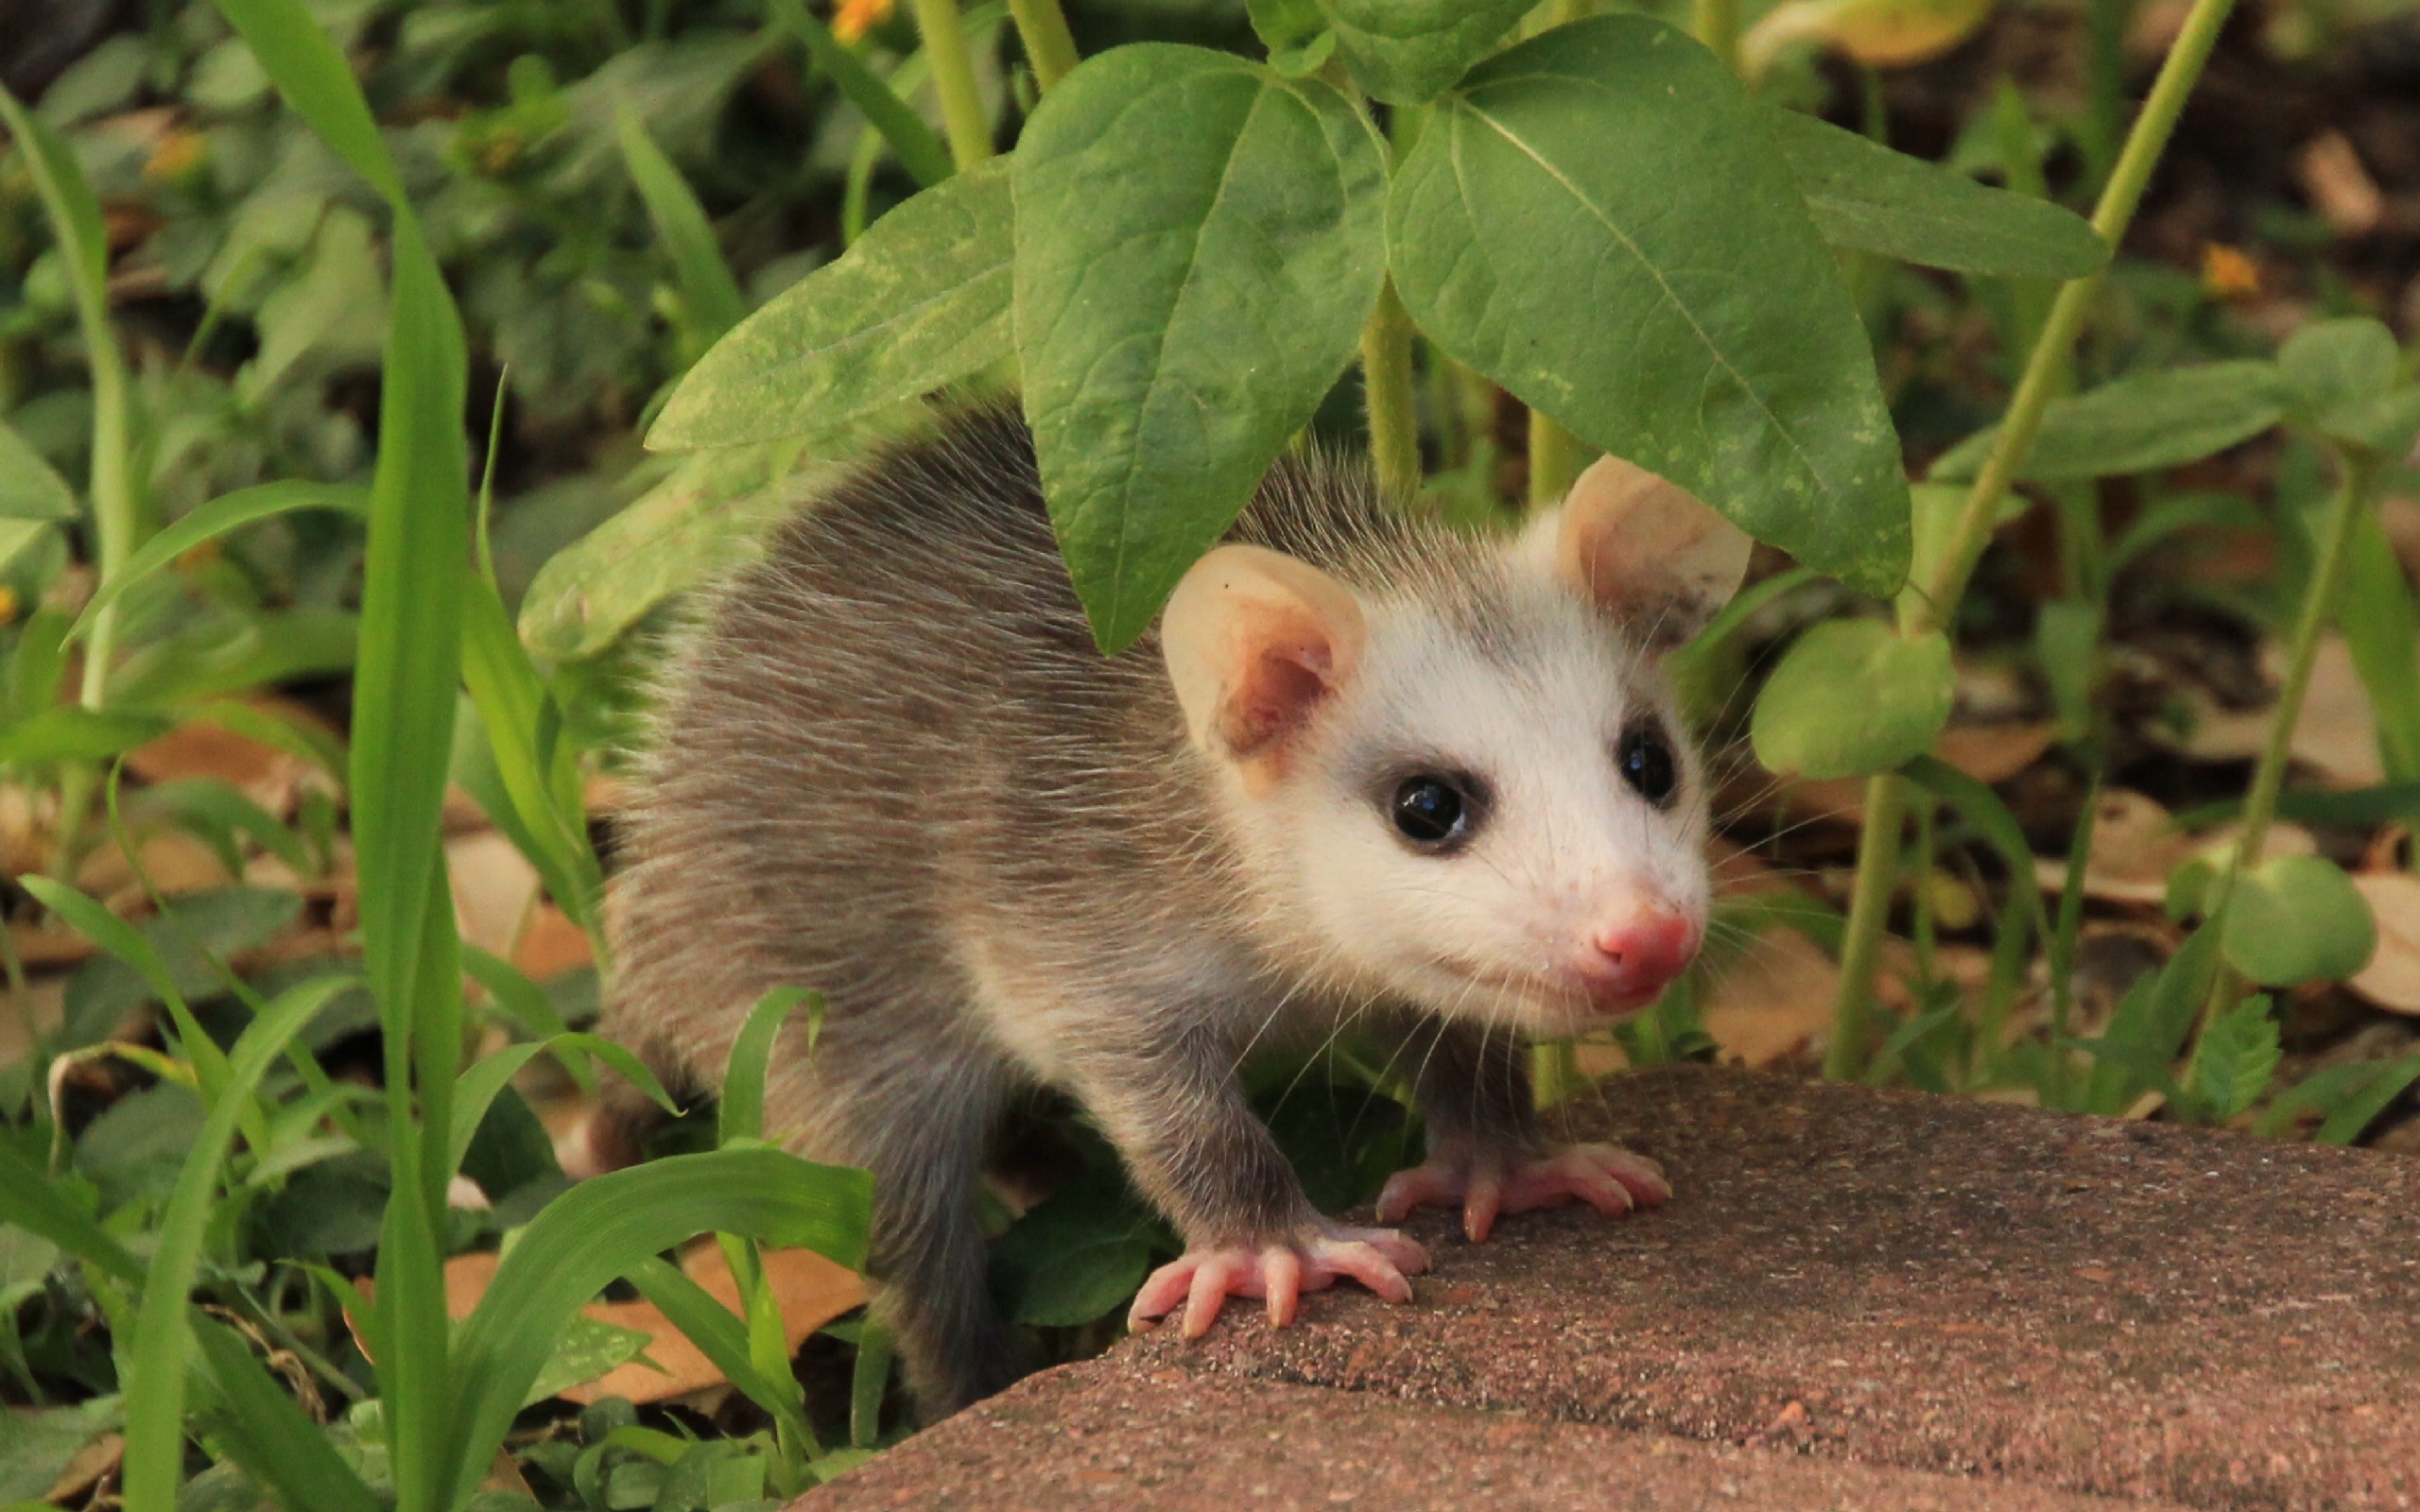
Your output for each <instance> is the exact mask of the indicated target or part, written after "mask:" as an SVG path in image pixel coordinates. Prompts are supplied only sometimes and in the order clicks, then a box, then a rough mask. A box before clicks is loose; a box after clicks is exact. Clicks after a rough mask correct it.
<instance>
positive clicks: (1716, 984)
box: [1703, 928, 1841, 1069]
mask: <svg viewBox="0 0 2420 1512" xmlns="http://www.w3.org/2000/svg"><path fill="white" fill-rule="evenodd" d="M1840 984H1841V968H1840V964H1839V963H1838V962H1836V961H1834V960H1833V959H1832V957H1831V956H1830V955H1828V954H1825V953H1824V951H1823V950H1822V949H1821V948H1819V947H1818V946H1817V945H1816V944H1815V943H1814V942H1813V941H1811V940H1809V939H1808V938H1807V937H1806V936H1804V935H1802V934H1800V933H1799V932H1798V931H1796V930H1794V929H1787V928H1774V929H1769V930H1766V931H1765V932H1764V933H1763V934H1762V935H1760V936H1757V937H1756V940H1755V943H1754V944H1752V945H1750V946H1749V947H1748V948H1747V949H1746V950H1745V951H1744V952H1742V953H1741V954H1740V956H1739V958H1738V959H1737V961H1735V962H1733V963H1732V964H1731V966H1730V967H1729V968H1728V969H1727V970H1725V971H1720V972H1719V973H1717V974H1716V976H1715V978H1714V981H1713V982H1712V984H1710V986H1709V987H1708V988H1707V991H1706V996H1705V1001H1704V1003H1703V1015H1704V1019H1705V1032H1706V1033H1707V1034H1709V1035H1711V1036H1713V1038H1714V1042H1715V1043H1716V1044H1718V1045H1720V1046H1721V1047H1722V1058H1723V1059H1724V1060H1726V1061H1728V1060H1735V1059H1736V1060H1737V1061H1738V1062H1739V1063H1740V1064H1742V1065H1745V1066H1748V1067H1750V1068H1751V1069H1755V1068H1760V1067H1765V1066H1770V1065H1772V1064H1774V1063H1775V1062H1777V1061H1782V1060H1787V1059H1789V1058H1790V1057H1794V1056H1797V1055H1800V1054H1803V1053H1804V1052H1805V1051H1806V1047H1807V1046H1808V1045H1809V1044H1810V1043H1811V1042H1813V1040H1815V1038H1816V1037H1817V1036H1819V1035H1821V1034H1823V1033H1824V1031H1825V1030H1826V1029H1828V1028H1830V1027H1831V1023H1832V1004H1833V999H1834V998H1835V997H1836V996H1838V994H1839V991H1840Z"/></svg>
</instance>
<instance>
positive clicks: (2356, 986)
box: [2345, 871, 2420, 1013]
mask: <svg viewBox="0 0 2420 1512" xmlns="http://www.w3.org/2000/svg"><path fill="white" fill-rule="evenodd" d="M2353 885H2354V886H2356V887H2358V888H2359V889H2360V890H2361V896H2362V897H2363V898H2366V899H2368V900H2369V903H2370V913H2371V914H2372V915H2373V916H2375V917H2376V918H2377V925H2378V948H2377V954H2375V955H2372V956H2371V957H2370V964H2369V965H2367V966H2364V967H2362V968H2361V969H2360V971H2357V972H2355V973H2354V975H2353V978H2352V980H2351V981H2350V982H2348V983H2346V984H2345V985H2346V986H2348V987H2350V988H2352V989H2353V990H2354V991H2356V992H2359V994H2360V995H2361V996H2363V997H2365V998H2367V999H2369V1000H2370V1001H2371V1002H2372V1003H2375V1004H2377V1005H2378V1006H2379V1007H2382V1008H2392V1009H2394V1011H2395V1012H2397V1013H2420V877H2414V876H2412V875H2411V873H2409V872H2403V871H2365V872H2362V873H2360V874H2359V875H2358V876H2356V877H2355V878H2354V879H2353Z"/></svg>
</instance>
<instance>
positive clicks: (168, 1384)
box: [124, 977, 348, 1512]
mask: <svg viewBox="0 0 2420 1512" xmlns="http://www.w3.org/2000/svg"><path fill="white" fill-rule="evenodd" d="M347 980H348V979H347V978H344V977H320V978H316V979H314V980H312V981H309V982H305V983H303V984H302V985H301V986H299V987H296V988H290V989H288V990H287V991H285V992H283V993H280V994H279V995H278V996H277V997H276V998H274V999H273V1000H271V1001H270V1003H269V1005H268V1011H267V1012H265V1013H263V1014H262V1015H261V1016H260V1017H259V1018H257V1019H255V1020H253V1021H252V1022H251V1026H250V1027H248V1028H247V1029H245V1031H244V1032H243V1035H242V1036H241V1037H240V1038H238V1039H237V1040H236V1041H235V1053H234V1055H233V1057H230V1060H231V1067H230V1074H229V1081H228V1085H227V1087H226V1095H225V1096H223V1097H221V1098H220V1099H219V1100H218V1102H217V1104H216V1106H215V1107H214V1108H211V1110H210V1112H209V1113H208V1114H207V1115H206V1116H205V1117H204V1118H203V1120H202V1125H201V1132H200V1133H199V1134H198V1135H197V1136H195V1139H194V1146H193V1150H192V1152H191V1153H190V1154H188V1155H187V1156H186V1157H185V1162H184V1166H183V1168H182V1170H181V1171H179V1173H178V1175H177V1183H176V1186H175V1188H174V1189H173V1190H172V1191H171V1192H170V1193H169V1194H168V1201H167V1205H166V1207H165V1208H164V1209H163V1210H162V1211H161V1215H160V1227H159V1231H158V1239H157V1245H156V1247H155V1248H154V1249H153V1250H152V1252H151V1264H150V1267H149V1269H148V1271H147V1274H146V1275H145V1277H144V1280H143V1303H142V1308H141V1311H140V1313H139V1314H138V1315H137V1317H136V1320H135V1325H134V1339H133V1343H132V1345H131V1347H130V1349H128V1351H127V1361H128V1368H127V1372H126V1469H125V1480H124V1486H125V1501H126V1506H127V1508H128V1512H175V1509H176V1505H177V1488H178V1486H179V1485H180V1484H181V1483H182V1480H183V1478H184V1477H183V1469H184V1396H185V1384H186V1376H185V1372H186V1366H187V1363H188V1362H189V1360H190V1359H191V1357H192V1349H193V1320H192V1314H191V1312H190V1309H189V1305H188V1302H187V1298H188V1297H189V1296H190V1294H191V1293H192V1291H193V1284H194V1276H195V1272H196V1271H197V1270H199V1267H200V1264H201V1244H202V1235H203V1233H204V1231H205V1230H206V1229H208V1227H209V1224H210V1216H211V1206H212V1199H213V1198H214V1197H215V1196H216V1194H217V1192H218V1182H219V1177H220V1176H221V1175H222V1174H223V1171H224V1167H225V1166H226V1163H227V1152H228V1149H229V1147H230V1146H231V1145H233V1143H234V1140H235V1117H236V1114H237V1113H238V1112H239V1111H240V1110H241V1109H242V1108H244V1107H245V1106H246V1105H247V1104H248V1103H249V1102H250V1101H251V1091H252V1089H253V1088H254V1087H256V1086H258V1085H259V1084H260V1079H261V1074H262V1073H263V1072H265V1071H267V1070H268V1066H269V1062H270V1061H272V1060H275V1059H277V1058H278V1057H280V1056H282V1055H284V1054H285V1043H286V1041H287V1040H291V1039H293V1038H294V1036H295V1034H296V1033H297V1032H299V1031H300V1030H301V1029H302V1026H303V1025H304V1024H305V1023H307V1022H310V1020H311V1016H312V1015H313V1014H316V1013H318V1012H319V1011H320V1008H322V1007H324V1006H325V1005H327V1002H328V1000H329V999H330V998H332V997H334V996H335V995H336V994H337V989H338V988H342V987H343V986H345V984H346V982H347Z"/></svg>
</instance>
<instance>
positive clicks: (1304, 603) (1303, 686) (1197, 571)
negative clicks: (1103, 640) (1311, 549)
mask: <svg viewBox="0 0 2420 1512" xmlns="http://www.w3.org/2000/svg"><path fill="white" fill-rule="evenodd" d="M1367 633H1368V632H1367V628H1366V626H1365V624H1364V621H1363V619H1362V615H1361V601H1360V600H1359V599H1357V598H1356V597H1354V595H1353V590H1351V589H1349V588H1347V587H1345V586H1344V585H1343V584H1342V583H1340V582H1338V581H1337V580H1336V579H1335V578H1333V577H1330V576H1328V575H1327V574H1325V573H1323V572H1321V571H1320V570H1319V569H1318V568H1316V567H1312V566H1309V565H1307V564H1306V563H1304V562H1301V561H1297V560H1295V559H1294V558H1291V557H1288V556H1284V555H1282V554H1280V553H1278V552H1274V551H1265V550H1263V549H1262V548H1260V547H1258V546H1220V547H1219V548H1217V549H1216V550H1214V551H1212V552H1211V553H1210V554H1209V555H1208V556H1206V557H1204V558H1201V560H1200V561H1198V562H1196V563H1194V565H1193V570H1192V571H1190V572H1188V573H1186V574H1185V575H1184V580H1183V581H1181V582H1179V583H1178V584H1177V585H1176V593H1174V594H1173V595H1172V596H1170V598H1169V599H1168V607H1167V614H1166V616H1165V617H1163V618H1162V620H1161V622H1160V649H1161V652H1162V653H1163V654H1164V655H1165V656H1166V657H1167V664H1168V680H1169V681H1170V682H1172V683H1174V684H1175V686H1176V696H1177V702H1178V703H1180V704H1182V705H1183V706H1184V722H1185V726H1186V728H1187V729H1188V730H1190V731H1191V733H1192V735H1193V741H1194V744H1195V745H1197V746H1200V747H1201V748H1202V749H1203V750H1206V751H1208V752H1210V753H1211V754H1212V755H1215V756H1221V757H1224V758H1225V759H1227V760H1229V761H1232V762H1234V763H1236V765H1238V766H1240V767H1241V768H1243V772H1244V777H1245V782H1246V785H1247V786H1248V787H1250V788H1253V789H1255V790H1260V791H1265V790H1266V789H1267V788H1268V787H1270V786H1271V785H1273V784H1274V783H1275V782H1276V781H1277V780H1278V779H1279V778H1281V777H1283V776H1284V773H1285V760H1284V759H1285V755H1286V750H1287V747H1288V745H1289V744H1290V742H1291V739H1292V737H1293V736H1294V735H1295V734H1296V733H1298V732H1299V731H1300V730H1302V729H1303V727H1304V726H1305V724H1306V723H1308V722H1309V720H1310V718H1311V716H1312V714H1313V713H1315V712H1316V711H1317V710H1318V708H1319V706H1320V704H1321V703H1322V702H1323V701H1324V700H1326V699H1328V698H1330V697H1332V696H1335V694H1336V692H1337V691H1338V690H1339V689H1340V688H1342V687H1343V686H1344V684H1345V682H1346V681H1347V680H1348V679H1350V678H1351V677H1352V676H1353V668H1354V665H1355V663H1356V662H1358V661H1359V660H1360V657H1361V647H1362V644H1363V643H1364V641H1365V639H1366V638H1367Z"/></svg>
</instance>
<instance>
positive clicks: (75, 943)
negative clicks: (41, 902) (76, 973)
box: [9, 924, 97, 971]
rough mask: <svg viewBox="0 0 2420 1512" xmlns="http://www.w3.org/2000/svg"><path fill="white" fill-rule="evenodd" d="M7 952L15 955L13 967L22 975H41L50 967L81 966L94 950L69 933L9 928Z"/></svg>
mask: <svg viewBox="0 0 2420 1512" xmlns="http://www.w3.org/2000/svg"><path fill="white" fill-rule="evenodd" d="M96 948H97V947H95V945H94V944H93V942H92V941H91V940H89V939H86V938H85V937H84V936H81V935H79V934H78V933H77V932H76V931H74V930H72V929H44V928H43V927H42V926H41V925H39V924H10V925H9V949H10V950H13V951H15V952H16V953H17V964H19V965H20V966H23V967H24V968H25V969H26V971H48V970H50V969H51V968H53V967H60V966H81V965H82V964H83V963H84V962H86V961H89V960H91V959H92V958H93V952H94V951H95V949H96Z"/></svg>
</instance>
